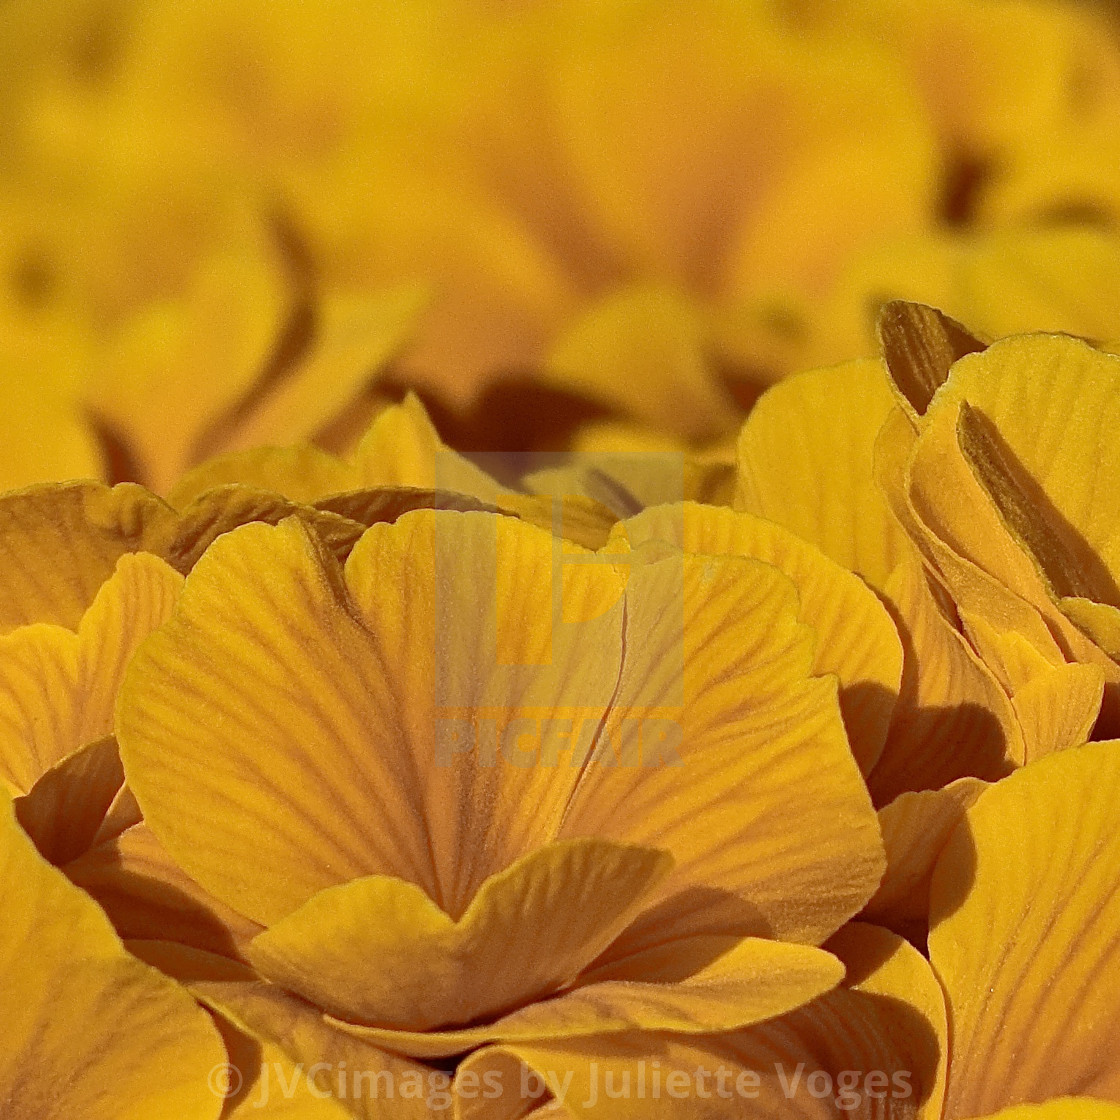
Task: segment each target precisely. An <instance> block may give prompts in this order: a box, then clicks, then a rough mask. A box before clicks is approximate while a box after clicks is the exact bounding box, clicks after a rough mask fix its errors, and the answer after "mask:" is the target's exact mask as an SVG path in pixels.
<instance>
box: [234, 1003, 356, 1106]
mask: <svg viewBox="0 0 1120 1120" xmlns="http://www.w3.org/2000/svg"><path fill="white" fill-rule="evenodd" d="M214 1025H215V1027H217V1029H218V1032H219V1033H220V1034H221V1036H222V1041H223V1042H224V1043H225V1046H226V1053H227V1055H228V1063H229V1070H228V1072H227V1073H226V1075H225V1076H226V1080H227V1081H228V1085H229V1090H230V1091H229V1094H228V1097H227V1099H226V1103H225V1111H224V1112H223V1114H222V1116H223V1120H251V1118H252V1117H259V1118H260V1120H347V1118H348V1117H351V1116H353V1113H352V1112H350V1111H348V1110H347V1107H346V1104H344V1103H343V1102H344V1101H345V1102H347V1103H349V1101H350V1098H351V1096H354V1097H358V1096H359V1093H355V1092H354V1091H353V1090H354V1089H355V1087H357V1088H358V1089H359V1092H360V1091H361V1088H362V1087H363V1086H364V1085H365V1084H366V1083H365V1082H363V1081H361V1080H358V1081H355V1080H354V1076H355V1073H359V1074H360V1073H361V1071H360V1070H358V1071H352V1070H349V1069H347V1068H346V1066H345V1065H343V1066H342V1067H341V1069H340V1070H337V1071H335V1070H329V1069H328V1070H318V1071H316V1072H318V1073H320V1074H323V1073H328V1072H330V1073H334V1077H319V1078H318V1079H317V1080H316V1079H309V1078H308V1077H307V1075H306V1068H305V1067H304V1066H303V1065H302V1064H300V1063H298V1062H294V1061H292V1059H291V1058H289V1057H288V1055H287V1054H286V1053H284V1051H283V1050H282V1049H281V1048H280V1047H279V1046H277V1045H276V1044H275V1043H274V1042H270V1041H266V1040H260V1039H257V1038H254V1037H253V1036H252V1035H250V1034H246V1033H243V1032H242V1031H240V1030H238V1029H237V1028H236V1027H235V1026H234V1025H233V1024H232V1023H230V1022H229V1021H228V1020H226V1019H223V1018H222V1017H221V1016H220V1015H215V1019H214ZM339 1074H341V1083H340V1082H339ZM215 1083H216V1084H218V1085H219V1086H220V1081H219V1080H217V1079H216V1082H215ZM366 1107H373V1108H376V1107H377V1105H376V1104H372V1105H370V1106H366ZM374 1115H375V1116H376V1113H375V1114H374Z"/></svg>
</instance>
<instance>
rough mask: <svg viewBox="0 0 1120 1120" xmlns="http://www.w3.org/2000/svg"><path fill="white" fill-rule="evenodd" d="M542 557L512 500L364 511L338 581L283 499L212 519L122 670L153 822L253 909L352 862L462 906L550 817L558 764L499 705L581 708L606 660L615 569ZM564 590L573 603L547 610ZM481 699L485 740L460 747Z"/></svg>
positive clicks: (347, 869)
mask: <svg viewBox="0 0 1120 1120" xmlns="http://www.w3.org/2000/svg"><path fill="white" fill-rule="evenodd" d="M571 547H574V546H571ZM576 551H577V552H580V551H581V550H576ZM588 555H589V554H588ZM558 556H559V552H558V542H557V541H555V540H554V538H553V537H552V536H551V535H550V534H548V533H546V532H544V531H543V530H540V529H536V528H533V527H531V526H528V525H525V524H524V523H522V522H520V521H518V520H516V519H514V518H508V517H502V516H499V515H491V514H459V513H452V512H444V511H430V510H420V511H417V512H415V513H412V514H407V515H405V516H403V517H401V518H400V519H399V520H398V521H397V522H396V523H395V524H393V525H387V524H382V525H377V526H374V528H373V529H371V530H369V531H368V532H367V533H366V535H365V536H364V537H363V539H362V541H361V542H360V544H359V546H358V547H357V548H356V549H355V550H354V552H353V553H352V554H351V557H350V560H349V561H348V564H347V569H346V575H345V585H344V581H343V575H342V573H341V572H340V571H339V570H338V568H337V566H336V565H334V562H333V560H332V559H331V558H330V557H328V556H325V555H323V554H322V552H321V547H320V546H319V545H318V544H317V543H316V542H315V540H314V539H313V538H312V537H311V536H309V534H308V533H307V531H306V530H305V529H304V528H302V526H301V525H300V524H299V523H298V522H295V521H294V520H292V521H286V522H284V523H282V524H281V525H280V526H279V527H276V528H272V527H268V526H262V525H251V526H246V527H244V528H242V529H238V530H235V531H234V532H232V533H228V534H226V535H225V536H224V537H221V538H219V540H218V541H216V542H215V544H214V545H213V546H212V547H211V548H210V550H209V551H208V552H207V553H206V555H205V556H204V557H203V558H202V560H200V562H199V563H198V565H197V566H196V568H195V569H194V571H193V572H192V573H191V575H190V576H189V577H188V580H187V583H186V587H185V589H184V592H183V596H182V598H181V600H180V605H179V609H178V611H177V613H176V615H175V616H174V617H173V618H172V620H171V622H169V623H168V624H167V626H165V627H164V628H163V629H162V630H161V631H160V632H159V633H158V634H156V635H155V636H154V637H153V639H152V640H151V641H150V642H149V643H148V644H147V645H146V646H145V647H144V648H143V650H142V651H141V652H140V653H139V654H138V655H137V657H136V658H135V659H134V661H133V664H132V667H131V669H130V672H129V675H128V677H127V678H126V682H125V685H124V688H123V690H122V698H121V704H120V708H119V725H120V727H119V737H120V740H121V746H122V757H123V758H124V761H125V769H126V773H128V775H129V780H130V784H132V786H133V788H134V790H135V792H136V796H137V798H138V800H139V802H140V804H141V806H142V807H143V809H144V812H145V818H146V819H147V821H148V823H149V824H150V826H151V827H152V829H153V831H154V832H155V833H156V834H157V836H159V838H160V840H161V841H162V842H163V843H164V844H165V845H166V846H167V848H168V850H169V851H170V852H171V854H172V855H173V856H174V857H175V858H176V859H177V860H178V861H179V862H180V863H181V864H182V866H183V867H184V868H185V869H186V870H187V871H188V872H189V873H190V874H191V875H192V876H193V877H194V878H195V879H197V880H198V882H199V883H200V884H201V885H203V886H204V887H206V888H207V889H208V890H209V891H210V892H211V893H213V894H214V895H216V896H217V897H218V898H219V899H221V900H222V901H224V902H226V903H227V904H228V905H231V906H233V907H234V908H235V909H237V910H239V911H240V912H241V913H244V914H245V915H246V916H248V917H252V918H255V919H256V920H258V921H261V922H263V923H265V924H268V923H270V922H272V921H276V920H278V919H279V918H281V917H283V916H284V915H286V914H288V913H290V912H291V911H292V910H295V909H296V908H297V907H299V906H300V905H302V904H303V903H304V902H306V901H307V900H308V899H309V898H310V897H311V896H312V895H313V894H315V893H316V892H317V891H319V890H322V889H323V888H324V887H328V886H334V885H336V884H338V883H341V882H346V881H347V880H349V879H353V878H358V877H361V876H364V875H370V874H387V875H394V876H397V877H399V878H403V879H406V880H408V881H410V882H413V883H416V884H417V885H419V886H421V887H422V888H423V889H424V890H425V891H426V892H427V893H428V895H429V897H431V898H432V899H433V901H435V902H436V903H437V904H438V905H440V906H441V907H442V908H443V909H445V910H447V911H448V912H449V913H454V912H455V911H456V910H459V911H460V912H461V909H462V908H465V905H466V902H467V901H468V900H469V899H470V897H472V896H473V894H474V892H475V890H477V887H478V886H479V885H480V884H481V882H482V881H483V880H484V879H485V878H486V877H487V876H488V875H490V874H492V873H493V872H495V871H498V870H501V869H502V868H504V867H506V866H508V865H509V863H511V862H512V861H513V860H514V859H515V858H516V857H517V856H518V855H520V854H522V853H523V852H524V851H526V850H528V849H530V848H532V847H534V846H536V842H537V841H535V840H534V838H539V839H540V840H541V841H544V840H547V839H551V838H552V837H551V835H550V828H554V825H550V823H549V822H550V820H551V819H552V818H555V817H558V815H559V813H560V812H561V810H562V808H563V806H564V803H565V801H566V799H567V796H568V791H569V790H570V787H571V785H572V783H573V782H574V780H575V777H576V774H577V772H576V771H575V769H574V768H572V767H570V766H567V765H566V764H565V765H555V766H548V765H543V766H538V765H535V764H534V765H528V766H527V765H525V761H524V754H523V751H522V749H520V748H519V747H518V744H517V742H516V737H517V735H518V734H519V733H520V730H521V728H522V726H524V725H521V724H515V725H514V726H513V729H512V730H511V731H510V733H509V735H506V734H505V729H506V728H507V726H508V725H509V724H510V721H511V720H513V719H515V718H517V719H520V718H522V717H523V716H524V718H531V719H533V729H536V728H537V723H536V718H537V717H541V718H548V719H561V718H567V717H572V716H575V717H576V718H577V719H579V718H581V711H582V710H588V711H589V712H590V713H593V715H594V720H593V722H592V723H591V726H592V727H594V722H595V721H597V720H598V719H599V718H601V715H602V711H603V709H604V708H605V706H606V704H607V703H608V702H609V700H610V695H611V690H612V688H613V685H614V682H615V681H616V679H617V676H618V672H619V659H620V657H621V625H620V622H619V617H620V615H621V593H622V581H621V577H620V576H619V575H618V574H617V573H616V572H615V571H614V570H613V568H612V567H611V566H610V565H609V564H605V563H600V562H595V563H582V564H574V563H573V564H564V565H563V568H564V571H563V573H562V575H561V573H559V572H555V571H554V567H555V565H556V562H557V559H558ZM562 587H563V600H564V606H565V609H572V610H573V611H574V612H575V615H576V617H578V618H581V619H592V621H591V622H580V623H579V624H578V625H577V624H575V623H567V622H565V621H564V619H563V617H562V616H561V617H555V618H554V614H555V613H556V612H555V611H554V594H560V592H561V588H562ZM387 588H392V589H394V591H393V594H385V591H386V589H387ZM555 602H559V600H555ZM449 638H450V639H453V640H447V639H449ZM187 679H189V680H191V681H192V682H193V684H192V687H191V688H190V689H189V690H188V689H185V688H184V687H183V681H184V680H187ZM483 720H490V721H491V722H490V723H489V724H488V725H487V727H486V728H485V729H483V730H484V731H487V732H488V731H493V732H494V734H495V735H497V734H498V732H499V731H501V739H502V741H503V746H502V752H501V754H500V755H498V753H497V750H496V749H495V751H494V753H493V754H492V755H486V750H487V742H486V741H481V742H477V744H476V738H481V739H483V740H485V738H486V737H485V735H482V734H481V733H480V734H479V735H478V736H476V731H477V727H476V725H479V726H480V725H481V724H482V722H483ZM464 721H465V722H464ZM569 730H570V729H569ZM476 745H477V750H478V753H477V754H476V750H475V747H476ZM496 746H497V743H495V748H496ZM480 755H481V756H482V757H481V762H483V763H485V762H486V761H489V762H490V763H491V765H481V764H480V757H479V756H480ZM511 759H512V761H511ZM186 790H190V791H191V796H192V798H193V801H192V804H193V810H192V813H191V814H189V815H187V814H183V813H182V812H181V808H180V806H181V804H182V798H183V796H184V791H186ZM472 805H477V806H479V807H480V810H481V811H469V810H464V811H462V812H460V811H459V809H458V807H460V806H472ZM294 806H298V811H293V807H294Z"/></svg>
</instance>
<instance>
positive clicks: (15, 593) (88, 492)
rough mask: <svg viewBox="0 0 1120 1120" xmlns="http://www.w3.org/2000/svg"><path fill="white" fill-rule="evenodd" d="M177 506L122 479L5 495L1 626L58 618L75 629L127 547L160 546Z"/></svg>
mask: <svg viewBox="0 0 1120 1120" xmlns="http://www.w3.org/2000/svg"><path fill="white" fill-rule="evenodd" d="M174 523H175V515H174V512H173V511H172V510H171V509H170V508H169V507H168V506H167V505H165V504H164V503H163V502H161V501H160V500H159V499H158V498H157V497H155V496H154V495H153V494H149V493H148V492H147V491H146V490H144V489H142V488H141V487H139V486H133V485H131V484H129V483H124V484H122V485H120V486H114V487H112V488H110V487H108V486H103V485H101V484H100V483H96V482H68V483H62V484H59V485H54V486H35V487H32V488H30V489H28V490H19V491H15V492H13V493H10V494H5V495H3V497H0V557H2V559H3V565H4V580H3V585H2V587H0V628H2V629H4V630H10V629H13V628H14V627H16V626H23V625H27V624H29V623H32V622H53V623H57V624H58V625H60V626H68V627H70V628H72V629H77V627H78V623H79V622H80V621H81V618H82V615H83V614H84V613H85V612H86V609H87V608H88V607H89V605H90V604H91V603H92V602H93V600H94V597H95V596H96V595H97V592H98V591H99V590H100V589H101V585H102V584H103V583H104V582H105V581H106V580H107V579H108V578H109V577H110V576H111V575H112V574H113V569H114V568H115V567H116V563H117V561H118V560H119V559H120V557H121V556H123V555H124V554H125V553H126V552H137V551H140V550H141V549H146V550H148V551H150V552H160V547H159V546H160V544H161V542H163V541H165V540H166V539H167V538H168V537H169V536H170V535H171V533H172V532H173V531H174Z"/></svg>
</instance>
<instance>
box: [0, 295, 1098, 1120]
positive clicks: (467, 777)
mask: <svg viewBox="0 0 1120 1120" xmlns="http://www.w3.org/2000/svg"><path fill="white" fill-rule="evenodd" d="M880 334H881V338H882V355H883V356H882V360H877V359H865V360H859V361H856V362H853V363H848V364H845V365H840V366H836V367H830V368H826V369H824V370H820V371H814V372H808V373H804V374H799V375H796V376H793V377H791V378H788V379H787V380H785V381H783V382H782V383H781V384H779V385H777V386H775V387H774V388H773V389H771V390H770V391H769V392H768V393H767V394H766V395H765V396H764V397H763V398H762V400H761V401H760V402H759V404H758V406H757V407H756V408H755V409H754V410H753V411H752V412H751V414H750V416H749V417H748V419H747V421H746V423H745V424H744V426H743V428H742V431H741V433H740V435H739V441H738V453H737V462H736V466H735V468H734V470H733V471H732V472H731V477H729V478H723V477H722V474H723V472H722V468H719V465H718V464H717V465H716V467H714V468H713V467H712V466H710V465H709V466H707V467H705V466H704V465H703V464H698V463H691V464H687V463H685V462H684V461H683V459H682V458H681V456H680V455H679V454H669V453H661V454H654V453H646V454H644V455H638V454H634V453H631V454H628V455H618V456H614V457H612V456H609V455H606V454H600V455H597V456H587V457H580V456H577V457H574V458H572V459H570V460H569V461H568V462H567V463H566V464H565V465H563V466H559V467H553V468H551V469H547V470H540V471H538V472H536V473H535V474H534V475H532V476H530V477H527V478H525V479H522V480H521V482H520V484H519V485H514V484H510V483H505V484H503V483H500V482H499V481H497V480H496V479H495V478H494V477H493V476H492V475H491V474H489V473H487V472H486V471H485V470H484V469H483V467H482V466H480V465H479V464H478V463H477V462H471V461H470V460H468V459H466V458H464V457H462V456H460V455H459V454H457V453H456V452H454V451H452V450H451V449H449V448H447V447H446V446H445V445H444V444H443V443H442V442H441V441H440V439H439V436H438V434H437V433H436V431H435V429H434V428H433V427H432V425H431V422H430V420H429V419H428V417H427V414H426V413H425V412H424V410H423V407H422V406H421V405H420V403H419V402H418V401H417V400H416V399H415V398H410V399H409V400H408V401H406V402H405V404H403V405H400V406H393V407H391V408H390V409H388V410H386V411H385V412H384V413H382V414H381V416H379V417H378V419H377V420H376V421H375V422H374V424H373V425H372V427H371V428H370V430H369V431H368V432H367V434H366V435H365V437H364V438H363V440H362V441H361V442H360V444H359V446H358V449H357V451H356V452H355V453H354V454H353V455H352V456H351V457H350V458H348V459H341V458H335V457H332V456H330V455H329V454H327V453H326V452H324V451H321V450H314V449H313V448H311V447H309V446H293V447H291V448H288V449H273V450H268V451H260V452H248V453H245V454H242V455H228V456H225V457H222V458H221V459H219V460H216V461H215V462H213V463H212V464H209V465H207V466H206V467H205V468H203V469H202V470H199V471H196V472H194V473H193V474H192V475H190V476H188V477H186V478H185V479H184V480H183V483H182V484H181V486H180V488H179V493H178V494H177V495H176V496H175V498H174V500H173V501H172V502H167V501H164V500H163V499H160V498H158V497H157V496H156V495H154V494H152V493H151V492H149V491H147V490H144V489H143V488H141V487H139V486H136V485H135V484H121V485H118V486H116V487H112V488H110V487H106V486H105V485H103V484H101V483H95V482H75V483H58V484H45V485H42V486H39V487H33V488H30V489H27V490H23V491H14V492H12V493H10V494H8V495H6V496H4V497H3V498H0V521H2V524H3V534H2V536H0V546H2V548H3V556H2V563H3V570H4V573H5V582H4V590H3V597H2V600H0V616H2V621H3V625H4V627H5V629H6V631H7V633H6V635H5V636H4V637H3V639H0V689H2V690H0V720H2V721H3V732H4V734H3V740H2V743H3V749H2V750H0V774H2V776H3V780H4V784H5V786H6V787H7V789H8V794H9V796H8V799H7V806H6V808H5V810H4V821H5V823H4V826H3V829H4V832H3V848H2V859H3V864H2V866H3V869H4V871H3V890H4V895H5V906H6V909H7V911H8V913H9V914H10V915H11V917H10V919H9V921H8V922H7V924H6V926H5V928H4V930H3V932H2V934H0V956H2V958H3V962H4V971H3V981H2V983H3V986H4V994H5V1008H6V1011H5V1018H6V1022H5V1032H6V1033H5V1038H4V1046H3V1051H2V1060H0V1079H2V1080H0V1093H2V1094H3V1099H4V1100H5V1101H7V1102H8V1105H7V1108H8V1112H7V1114H8V1115H15V1116H18V1117H22V1116H28V1117H30V1116H38V1115H42V1114H44V1113H43V1112H41V1111H38V1110H39V1109H41V1108H42V1107H44V1106H43V1105H42V1103H41V1102H43V1101H48V1100H49V1101H51V1102H53V1105H54V1107H56V1108H57V1107H61V1105H59V1103H58V1102H60V1101H61V1102H63V1103H64V1105H65V1110H66V1111H67V1112H73V1111H74V1110H77V1111H78V1112H79V1114H81V1115H86V1116H91V1117H106V1118H109V1117H117V1116H125V1115H129V1116H131V1115H145V1116H151V1115H169V1116H170V1115H183V1116H187V1115H189V1116H192V1117H193V1116H198V1117H214V1118H217V1117H218V1116H219V1115H231V1116H251V1115H254V1114H256V1113H257V1112H260V1113H261V1114H263V1115H271V1114H272V1113H273V1112H275V1113H276V1114H278V1115H279V1114H283V1115H285V1116H286V1115H289V1114H291V1115H297V1116H304V1115H308V1116H314V1117H319V1116H323V1117H327V1116H339V1117H341V1116H344V1115H348V1114H350V1115H358V1116H377V1117H381V1116H386V1117H398V1116H400V1117H407V1116H419V1115H439V1114H445V1115H448V1116H450V1115H452V1113H454V1115H456V1116H461V1117H475V1116H478V1117H491V1116H493V1117H503V1116H520V1115H527V1114H529V1113H530V1112H531V1113H532V1114H533V1115H534V1116H537V1115H539V1116H541V1117H542V1120H543V1117H546V1116H548V1117H551V1116H557V1117H567V1116H583V1115H586V1116H604V1117H616V1116H628V1115H634V1116H645V1115H649V1114H650V1111H651V1110H652V1111H653V1114H657V1115H682V1116H692V1115H695V1116H727V1117H737V1116H742V1115H747V1114H753V1113H752V1112H750V1111H749V1110H750V1109H751V1108H752V1107H754V1108H758V1109H764V1110H766V1111H765V1114H768V1115H774V1116H791V1117H798V1116H817V1115H825V1114H826V1113H827V1114H829V1115H832V1114H833V1112H834V1111H835V1110H839V1114H842V1115H865V1116H892V1117H893V1116H907V1117H913V1116H923V1117H938V1118H943V1120H957V1118H959V1120H966V1118H969V1117H977V1116H989V1115H996V1114H999V1115H1000V1116H1006V1117H1012V1116H1016V1117H1017V1116H1020V1115H1022V1116H1035V1115H1038V1116H1047V1117H1055V1118H1058V1117H1067V1116H1068V1117H1071V1118H1072V1117H1083V1116H1090V1115H1096V1114H1097V1113H1096V1112H1092V1111H1091V1110H1092V1109H1094V1108H1095V1109H1097V1112H1099V1114H1100V1115H1101V1116H1102V1117H1105V1116H1112V1115H1117V1114H1120V1061H1118V1060H1117V1051H1116V1049H1115V1045H1114V1037H1113V1036H1114V1033H1115V1030H1116V1029H1117V1026H1118V1025H1120V1020H1118V1014H1120V1012H1118V1010H1117V1003H1116V999H1115V993H1116V983H1117V980H1118V978H1120V749H1118V748H1117V745H1116V743H1115V742H1113V741H1109V737H1110V736H1114V735H1116V734H1117V730H1118V728H1117V722H1118V721H1120V701H1118V699H1117V697H1118V693H1117V689H1118V688H1120V639H1118V637H1117V635H1118V634H1120V623H1118V621H1117V620H1118V619H1120V592H1118V591H1117V582H1116V581H1117V578H1118V576H1120V572H1118V563H1120V561H1118V560H1117V555H1116V544H1115V541H1116V533H1117V526H1118V525H1120V517H1118V516H1117V511H1116V510H1115V509H1114V508H1113V507H1114V506H1115V503H1116V500H1117V499H1116V494H1117V493H1118V492H1120V490H1118V487H1117V482H1118V481H1120V477H1118V473H1117V472H1118V471H1120V463H1117V462H1116V461H1115V455H1113V454H1112V451H1111V448H1112V442H1113V441H1112V440H1111V434H1112V425H1113V422H1114V420H1115V418H1116V417H1117V416H1120V357H1115V356H1113V355H1112V354H1110V353H1107V352H1105V351H1102V350H1099V349H1095V348H1093V347H1091V346H1090V345H1089V344H1087V343H1084V342H1081V341H1079V340H1076V339H1073V338H1070V337H1068V336H1061V335H1046V334H1033V335H1022V336H1013V337H1010V338H1007V339H1004V340H1002V341H999V342H996V343H994V344H991V345H988V346H985V345H984V344H983V343H982V342H980V341H979V340H977V339H975V338H974V337H972V336H971V335H969V334H968V333H967V332H966V331H965V330H964V328H962V327H960V326H959V325H957V324H956V323H954V322H953V321H952V320H949V319H947V318H946V317H945V316H943V315H942V314H941V313H939V312H936V311H933V310H932V309H929V308H926V307H922V306H919V305H912V304H900V303H895V304H890V305H888V307H887V308H885V309H884V312H883V314H882V317H881V320H880ZM822 415H828V416H829V417H830V423H829V425H828V426H827V428H825V427H823V426H822V425H821V423H820V417H821V416H822ZM485 465H486V464H485V462H484V463H483V466H485ZM713 472H715V473H716V474H719V475H720V476H721V478H720V480H719V482H718V484H714V483H711V475H712V473H713ZM697 480H707V481H708V482H709V484H710V485H709V491H710V492H709V493H708V494H707V495H706V496H705V498H704V500H695V499H693V498H690V497H688V496H687V494H686V493H685V491H686V489H688V488H695V487H696V486H697V485H698V482H697ZM674 487H675V489H676V490H677V493H676V494H670V493H669V491H671V490H673V489H674ZM214 1071H219V1073H220V1078H219V1079H218V1081H215V1076H216V1075H215V1073H214ZM1074 1098H1088V1099H1096V1101H1097V1103H1096V1104H1092V1103H1089V1101H1088V1100H1080V1099H1076V1100H1075V1099H1074ZM751 1101H754V1102H758V1103H756V1104H755V1105H753V1106H752V1105H750V1104H749V1102H751ZM1110 1101H1111V1102H1113V1103H1112V1104H1109V1103H1107V1102H1110ZM1026 1104H1031V1105H1039V1106H1040V1108H1041V1111H1040V1110H1031V1109H1026V1110H1025V1111H1024V1110H1023V1109H1022V1108H1020V1107H1019V1106H1024V1105H1026ZM1042 1106H1045V1107H1044V1108H1042ZM13 1109H14V1112H13ZM161 1109H162V1110H163V1111H160V1110H161ZM223 1109H224V1110H225V1111H224V1112H223ZM1001 1109H1008V1110H1009V1111H1006V1112H1001V1111H1000V1110H1001Z"/></svg>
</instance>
